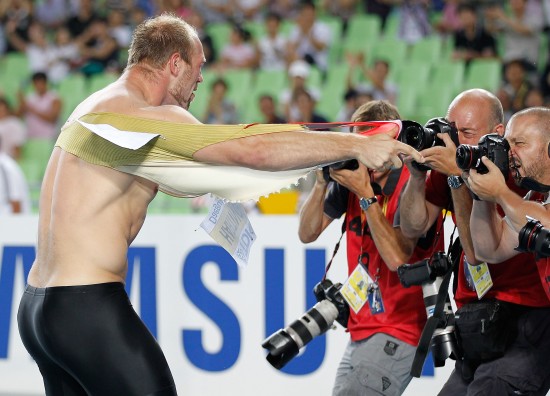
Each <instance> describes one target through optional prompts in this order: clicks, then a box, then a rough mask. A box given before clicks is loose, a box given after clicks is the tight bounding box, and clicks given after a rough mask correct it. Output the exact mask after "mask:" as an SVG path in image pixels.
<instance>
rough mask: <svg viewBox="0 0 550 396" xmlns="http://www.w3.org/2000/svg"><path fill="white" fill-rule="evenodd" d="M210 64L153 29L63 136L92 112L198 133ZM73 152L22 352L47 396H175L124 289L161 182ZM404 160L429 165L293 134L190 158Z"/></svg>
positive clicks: (259, 163)
mask: <svg viewBox="0 0 550 396" xmlns="http://www.w3.org/2000/svg"><path fill="white" fill-rule="evenodd" d="M204 63H205V57H204V53H203V49H202V44H201V42H200V40H199V38H198V36H197V34H196V32H195V31H194V29H193V28H192V27H191V26H190V25H188V24H186V23H185V22H183V21H182V20H181V19H179V18H177V17H175V16H172V15H161V16H159V17H156V18H153V19H150V20H147V21H146V22H144V23H143V24H142V25H140V26H138V28H137V29H136V31H135V32H134V37H133V40H132V44H131V46H130V50H129V59H128V65H127V68H126V70H125V72H124V73H123V74H122V76H121V77H120V78H119V79H118V80H117V81H116V82H115V83H113V84H111V85H109V86H108V87H106V88H105V89H102V90H100V91H98V92H96V93H95V94H93V95H91V96H90V97H89V98H88V99H86V100H84V101H83V102H82V103H81V104H80V105H79V106H78V107H77V108H76V109H75V111H74V112H73V114H72V115H71V116H70V117H69V119H68V121H67V123H66V124H65V126H64V128H63V130H64V132H62V135H63V134H64V133H65V135H67V133H68V132H67V130H70V131H71V132H70V133H69V135H70V134H73V131H76V130H77V129H74V130H73V129H70V128H71V127H72V125H74V124H75V123H76V122H77V120H79V119H81V118H82V117H84V116H87V115H89V114H90V113H95V114H104V115H105V114H107V115H109V114H112V115H113V116H114V117H115V118H116V115H123V116H125V117H126V119H130V120H132V119H134V118H135V119H136V120H138V121H139V120H140V119H146V120H147V122H149V123H151V122H153V123H154V122H158V123H159V124H163V123H164V124H163V125H165V126H166V123H167V122H171V123H173V125H175V126H183V125H184V124H199V122H198V121H197V119H196V118H195V117H193V116H192V115H191V114H190V113H189V112H188V111H187V109H188V108H189V104H190V103H191V101H192V100H193V98H194V96H195V95H194V93H193V92H194V91H195V90H196V89H197V86H198V84H199V83H200V82H202V80H203V79H202V74H201V67H202V66H203V65H204ZM106 117H107V118H108V116H106ZM138 121H136V122H138ZM74 133H76V132H74ZM195 137H196V136H195ZM69 138H70V136H69ZM207 138H208V137H207V136H205V137H204V139H207ZM89 139H92V138H91V137H90V138H89ZM93 139H101V138H99V137H97V136H95V137H94V138H93ZM186 139H187V137H186ZM186 139H181V141H183V144H185V141H186ZM61 140H62V139H61V137H60V141H61ZM69 140H70V139H69ZM190 140H191V139H190ZM91 142H92V143H93V142H95V141H91ZM96 143H97V142H96ZM71 144H72V143H71ZM71 144H65V143H63V144H60V143H59V141H58V147H56V148H55V149H54V151H53V153H52V156H51V158H50V161H49V164H48V167H47V170H46V174H45V177H44V181H43V185H42V192H41V197H40V219H39V230H38V247H37V257H36V261H35V263H34V264H33V267H32V269H31V271H30V274H29V277H28V286H27V288H26V290H25V293H24V295H23V298H22V300H21V304H20V308H19V314H18V324H19V331H20V334H21V338H22V340H23V343H24V345H25V347H26V348H27V350H28V351H29V352H30V354H31V355H32V357H33V358H34V359H35V360H36V362H37V364H38V367H39V369H40V371H41V374H42V376H43V378H44V385H45V389H46V394H47V395H55V396H59V395H63V396H67V395H71V396H72V395H98V396H110V395H117V396H122V395H124V396H133V395H154V396H163V395H175V394H176V388H175V385H174V381H173V378H172V375H171V373H170V369H169V368H168V365H167V363H166V359H165V357H164V355H163V353H162V351H161V349H160V347H159V345H158V344H157V342H156V340H155V339H154V337H153V336H152V335H151V334H150V333H149V331H148V330H147V328H146V327H145V325H144V324H143V323H142V322H141V320H140V318H139V317H138V316H137V314H136V313H135V311H134V310H133V308H132V307H131V305H130V302H129V300H128V297H127V295H126V292H125V290H124V280H125V276H126V270H127V261H126V254H127V251H128V246H129V245H130V244H131V243H132V241H133V240H134V238H135V237H136V235H137V233H138V232H139V230H140V228H141V226H142V224H143V221H144V219H145V215H146V211H147V206H148V204H149V203H150V202H151V200H152V199H153V198H154V196H155V194H156V192H157V184H156V183H153V182H151V181H149V180H145V179H144V178H140V177H137V176H134V175H131V174H128V173H122V172H119V171H117V170H114V169H112V168H109V167H107V166H98V165H95V164H92V163H90V162H88V161H84V160H83V159H81V158H80V157H79V156H76V155H73V154H71V153H70V152H69V151H70V150H69V149H70V147H71ZM98 144H99V143H98ZM59 145H62V146H63V147H64V148H63V149H62V148H61V147H59ZM65 147H67V149H65ZM96 147H97V144H95V143H94V144H91V143H88V144H87V145H86V144H83V145H82V147H81V150H84V151H86V150H87V149H89V150H94V149H96ZM399 154H405V155H412V156H413V157H414V158H415V159H416V160H418V161H421V162H422V161H423V158H422V157H421V156H420V155H419V154H418V153H417V152H415V151H414V150H412V149H411V148H410V147H409V146H405V145H403V144H401V143H400V142H397V141H396V140H395V139H393V138H392V137H391V136H389V135H377V136H373V137H369V138H365V137H360V136H359V135H356V134H347V133H315V132H307V131H293V132H278V133H263V134H256V135H251V136H244V137H243V136H240V138H239V139H234V138H232V137H231V136H229V137H226V138H223V139H219V140H218V141H217V142H215V143H213V144H205V145H204V146H203V147H201V148H200V149H197V150H195V151H193V153H192V156H191V159H192V160H194V161H199V162H204V163H210V164H220V165H230V166H242V167H247V168H252V169H260V170H266V171H279V170H288V169H296V168H304V167H309V166H315V165H318V164H326V163H331V162H336V161H341V160H345V159H350V158H356V159H358V160H359V161H361V162H362V163H364V164H365V165H366V166H368V167H370V168H375V169H383V168H386V169H387V168H390V167H391V166H394V167H399V166H401V160H400V158H399V156H398V155H399Z"/></svg>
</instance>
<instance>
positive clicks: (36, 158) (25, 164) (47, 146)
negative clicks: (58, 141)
mask: <svg viewBox="0 0 550 396" xmlns="http://www.w3.org/2000/svg"><path fill="white" fill-rule="evenodd" d="M53 146H54V142H53V140H49V139H33V138H31V139H28V140H27V141H26V142H25V144H24V145H23V147H22V150H21V160H20V163H21V167H22V168H23V172H25V176H26V177H27V181H28V182H29V184H36V183H38V184H40V183H41V182H42V178H43V177H44V172H45V170H46V165H48V161H49V159H50V155H51V153H52V150H53Z"/></svg>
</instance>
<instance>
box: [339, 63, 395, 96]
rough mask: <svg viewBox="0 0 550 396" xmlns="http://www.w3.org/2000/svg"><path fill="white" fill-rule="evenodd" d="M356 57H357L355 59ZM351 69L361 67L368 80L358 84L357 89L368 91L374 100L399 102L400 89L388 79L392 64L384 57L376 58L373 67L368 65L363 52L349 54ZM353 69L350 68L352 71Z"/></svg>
mask: <svg viewBox="0 0 550 396" xmlns="http://www.w3.org/2000/svg"><path fill="white" fill-rule="evenodd" d="M354 58H355V59H354ZM348 59H349V62H350V69H354V68H356V67H359V68H360V69H361V72H362V74H363V77H364V78H365V79H366V80H367V81H366V82H365V83H359V84H357V85H356V87H355V88H356V89H357V91H361V92H365V93H368V94H369V95H370V96H371V97H372V99H374V100H387V101H388V102H390V103H392V104H395V103H397V94H398V89H397V85H395V84H394V83H392V82H391V81H388V75H389V72H390V64H389V63H388V62H387V61H385V60H383V59H375V60H374V63H373V66H372V67H371V68H369V67H367V65H366V63H365V59H364V56H363V54H361V53H359V54H357V55H355V56H354V55H353V54H351V55H349V56H348ZM352 72H353V70H350V73H352Z"/></svg>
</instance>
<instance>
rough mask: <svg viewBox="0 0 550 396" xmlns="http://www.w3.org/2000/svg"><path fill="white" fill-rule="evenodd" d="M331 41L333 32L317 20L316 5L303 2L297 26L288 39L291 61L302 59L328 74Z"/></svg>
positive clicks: (310, 2)
mask: <svg viewBox="0 0 550 396" xmlns="http://www.w3.org/2000/svg"><path fill="white" fill-rule="evenodd" d="M331 41H332V31H331V30H330V28H329V27H328V26H327V25H326V24H324V23H322V22H320V21H318V20H317V13H316V9H315V4H314V3H313V2H312V1H303V2H302V3H301V4H300V11H299V13H298V16H297V18H296V26H294V28H293V29H292V31H291V32H290V35H289V37H288V43H289V46H288V47H289V50H288V54H289V58H290V61H294V60H297V59H302V60H305V61H306V62H308V63H310V64H311V65H314V66H317V67H318V68H319V69H320V70H322V71H323V72H326V70H327V67H328V52H329V47H330V44H331Z"/></svg>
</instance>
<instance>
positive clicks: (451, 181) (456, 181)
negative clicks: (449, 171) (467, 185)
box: [447, 175, 464, 190]
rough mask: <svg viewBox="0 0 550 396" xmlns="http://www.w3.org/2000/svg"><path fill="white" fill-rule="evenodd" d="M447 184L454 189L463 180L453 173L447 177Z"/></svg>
mask: <svg viewBox="0 0 550 396" xmlns="http://www.w3.org/2000/svg"><path fill="white" fill-rule="evenodd" d="M447 184H448V185H449V187H451V188H452V189H454V190H456V189H457V188H459V187H460V186H461V185H463V184H464V180H462V178H461V177H460V176H454V175H453V176H449V177H448V178H447Z"/></svg>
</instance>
